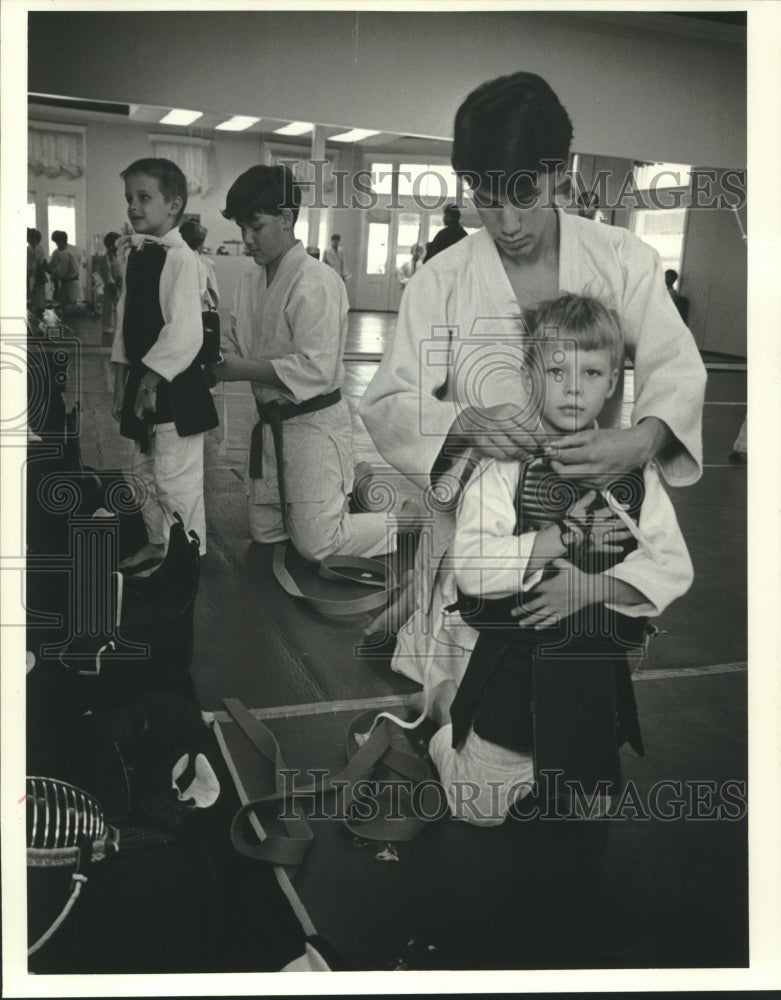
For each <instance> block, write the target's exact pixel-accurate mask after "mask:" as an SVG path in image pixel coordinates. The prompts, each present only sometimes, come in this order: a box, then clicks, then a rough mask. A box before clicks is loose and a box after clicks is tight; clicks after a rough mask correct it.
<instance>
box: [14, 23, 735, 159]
mask: <svg viewBox="0 0 781 1000" xmlns="http://www.w3.org/2000/svg"><path fill="white" fill-rule="evenodd" d="M721 36H724V37H729V38H730V40H728V41H727V40H723V38H722V37H721ZM65 38H67V39H73V40H74V42H75V45H71V44H67V45H64V44H62V42H63V39H65ZM732 38H736V39H737V41H733V40H731V39H732ZM29 49H30V52H31V53H36V58H34V59H32V60H31V64H30V76H29V89H30V90H31V91H34V92H37V93H43V94H64V93H66V94H67V96H71V97H84V98H95V99H102V100H115V101H124V102H134V103H139V104H158V105H166V106H169V107H182V108H197V109H198V110H202V111H216V112H230V113H235V114H240V113H243V114H249V115H261V116H264V115H265V116H267V117H277V118H293V119H304V120H306V121H315V122H320V123H323V124H335V125H350V126H362V127H366V128H372V129H382V130H384V131H390V132H399V133H409V134H413V135H431V136H443V137H447V136H450V135H451V129H452V121H453V115H454V113H455V111H456V108H457V107H458V105H459V103H460V102H461V100H462V99H463V97H464V96H465V95H466V94H467V93H468V91H469V90H471V89H472V88H473V87H475V86H476V85H477V84H479V83H482V82H483V81H484V80H486V79H490V78H491V77H493V76H498V75H500V74H502V73H511V72H514V71H516V70H518V69H527V70H530V71H532V72H537V73H540V74H541V75H542V76H544V77H545V78H546V79H547V80H548V81H549V82H550V84H551V85H552V86H553V88H554V90H555V91H556V92H557V93H558V95H559V97H560V98H561V100H562V102H563V104H564V106H565V107H566V108H567V109H568V111H569V112H570V115H571V117H572V120H573V122H574V126H575V142H574V148H575V149H576V150H578V151H580V152H583V153H599V154H602V155H606V156H618V157H628V158H638V159H650V160H653V159H657V160H667V161H670V162H677V163H696V164H707V165H712V166H723V167H741V166H744V165H745V160H746V154H745V146H746V127H745V118H746V48H745V33H741V30H740V29H735V28H732V29H725V28H724V27H723V26H720V25H710V24H707V23H703V22H702V21H697V22H693V23H692V22H689V21H686V20H685V19H683V18H678V17H673V16H670V15H655V14H648V13H623V14H621V13H617V14H575V13H564V12H561V13H559V12H526V11H479V12H478V11H471V12H464V11H454V10H451V11H447V12H420V11H414V12H385V11H371V10H361V11H360V12H356V11H327V12H324V11H312V10H307V11H303V10H301V11H297V12H291V11H254V12H250V11H242V12H235V11H224V12H219V13H217V12H197V13H196V12H186V13H184V12H181V11H179V12H174V13H172V12H149V13H138V12H123V11H118V10H115V11H112V12H110V13H106V12H92V11H86V12H75V11H69V12H51V11H42V12H33V13H31V14H30V17H29ZM76 50H77V51H78V58H74V52H75V51H76Z"/></svg>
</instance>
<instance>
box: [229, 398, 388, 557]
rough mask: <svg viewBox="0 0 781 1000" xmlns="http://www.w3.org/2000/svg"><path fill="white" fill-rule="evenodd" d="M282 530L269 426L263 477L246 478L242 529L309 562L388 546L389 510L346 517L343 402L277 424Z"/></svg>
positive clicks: (348, 478)
mask: <svg viewBox="0 0 781 1000" xmlns="http://www.w3.org/2000/svg"><path fill="white" fill-rule="evenodd" d="M282 435H283V439H284V447H283V468H284V476H285V494H286V499H287V511H286V516H287V528H288V530H287V531H285V527H284V525H283V522H282V508H281V506H280V498H279V483H278V482H277V464H276V456H275V452H274V441H273V438H272V434H271V428H270V427H269V426H268V425H266V426H264V428H263V477H262V478H261V479H249V478H248V484H249V485H248V494H249V529H250V535H251V536H252V539H253V540H254V541H256V542H265V543H272V542H282V541H285V540H286V539H288V538H289V539H290V540H291V541H292V543H293V545H294V546H295V548H296V550H297V551H298V552H299V553H300V554H301V555H302V556H303V557H304V558H305V559H309V560H310V561H312V562H322V560H323V559H324V558H325V557H326V556H330V555H342V556H364V557H367V558H371V557H372V556H379V555H382V554H384V553H386V552H392V551H394V549H395V547H396V531H395V529H396V518H395V516H394V515H392V514H391V513H390V512H387V511H382V512H378V513H369V514H350V513H349V511H348V499H347V494H348V493H349V492H350V490H351V489H352V487H353V447H352V427H351V425H350V411H349V408H348V406H347V403H346V401H345V400H343V399H342V400H340V401H339V402H338V403H336V404H334V405H333V406H329V407H327V408H326V409H324V410H317V411H316V412H315V413H305V414H301V415H300V416H297V417H291V418H290V419H289V420H286V421H284V423H283V424H282Z"/></svg>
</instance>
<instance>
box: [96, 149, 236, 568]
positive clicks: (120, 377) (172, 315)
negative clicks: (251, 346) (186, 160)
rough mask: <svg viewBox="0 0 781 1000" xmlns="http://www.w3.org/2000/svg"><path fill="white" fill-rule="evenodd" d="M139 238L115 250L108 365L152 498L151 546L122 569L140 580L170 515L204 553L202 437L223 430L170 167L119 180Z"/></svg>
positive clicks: (160, 549) (165, 163)
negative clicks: (118, 291) (120, 263)
mask: <svg viewBox="0 0 781 1000" xmlns="http://www.w3.org/2000/svg"><path fill="white" fill-rule="evenodd" d="M121 176H122V178H123V180H124V182H125V200H126V201H127V215H128V219H130V223H131V225H132V226H133V229H134V230H135V235H133V236H127V237H121V238H120V239H119V240H118V241H117V249H118V252H119V253H120V254H124V253H127V258H126V264H125V276H124V283H123V287H122V295H121V297H120V300H119V302H118V303H117V322H116V332H115V335H114V345H113V347H112V351H111V360H112V362H113V363H114V367H115V375H116V380H115V387H114V410H113V413H114V418H115V419H116V420H118V421H119V425H120V426H119V430H120V434H122V436H123V437H127V438H131V439H132V440H134V441H135V442H136V447H135V451H134V454H133V463H132V466H131V471H132V472H133V474H134V475H135V476H136V477H138V478H139V479H140V480H141V482H142V484H143V486H144V488H145V489H146V490H147V498H146V501H145V503H144V506H143V509H142V513H143V516H144V523H145V525H146V531H147V536H148V539H149V540H148V543H147V544H146V545H145V546H144V547H143V548H142V549H141V550H140V551H139V552H137V553H136V554H135V555H134V556H132V557H131V558H130V559H127V560H125V561H124V562H123V563H122V564H121V567H122V568H123V569H125V570H132V571H133V572H139V571H140V570H142V569H145V568H147V567H149V566H153V565H155V564H156V563H159V562H161V561H162V559H163V557H164V555H165V550H166V546H167V543H168V533H169V531H170V528H171V525H172V523H173V515H174V514H175V513H176V514H179V516H180V517H181V518H182V520H183V522H184V526H185V529H186V530H187V531H190V530H193V531H195V533H196V534H197V535H198V539H199V541H200V552H201V555H203V554H204V553H205V552H206V515H205V511H204V498H203V435H204V432H205V431H209V430H212V429H213V428H215V427H216V426H217V423H218V419H217V411H216V410H215V408H214V402H213V401H212V397H211V394H210V392H209V388H208V386H207V384H206V378H205V376H204V373H203V369H202V368H201V366H200V365H199V364H198V362H197V361H196V360H195V359H196V356H197V354H198V352H199V350H200V349H201V345H202V343H203V322H202V319H201V297H200V286H199V278H198V262H197V260H196V258H195V254H194V253H193V252H192V250H191V249H190V248H189V247H188V246H187V245H186V244H185V242H184V240H183V239H182V237H181V235H180V234H179V231H178V230H177V228H176V227H177V225H178V224H179V220H180V219H181V217H182V214H183V212H184V210H185V207H186V205H187V181H186V179H185V176H184V174H183V173H182V171H181V170H180V169H179V167H177V166H176V164H175V163H172V162H171V161H170V160H165V159H160V158H148V159H143V160H137V161H136V162H135V163H132V164H131V165H130V166H129V167H128V168H127V170H124V171H123V172H122V175H121Z"/></svg>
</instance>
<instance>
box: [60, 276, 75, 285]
mask: <svg viewBox="0 0 781 1000" xmlns="http://www.w3.org/2000/svg"><path fill="white" fill-rule="evenodd" d="M78 280H79V276H78V274H74V275H73V277H72V278H60V284H61V285H67V284H68V282H69V281H78Z"/></svg>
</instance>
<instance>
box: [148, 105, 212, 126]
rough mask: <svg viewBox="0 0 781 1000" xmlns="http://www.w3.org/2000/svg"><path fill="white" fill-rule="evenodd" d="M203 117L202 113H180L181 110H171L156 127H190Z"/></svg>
mask: <svg viewBox="0 0 781 1000" xmlns="http://www.w3.org/2000/svg"><path fill="white" fill-rule="evenodd" d="M202 115H203V111H182V109H181V108H173V109H172V110H171V111H169V112H168V114H167V115H164V116H163V117H162V118H161V119H160V121H159V122H158V125H192V123H193V122H194V121H197V120H198V119H199V118H200V117H201V116H202Z"/></svg>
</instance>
